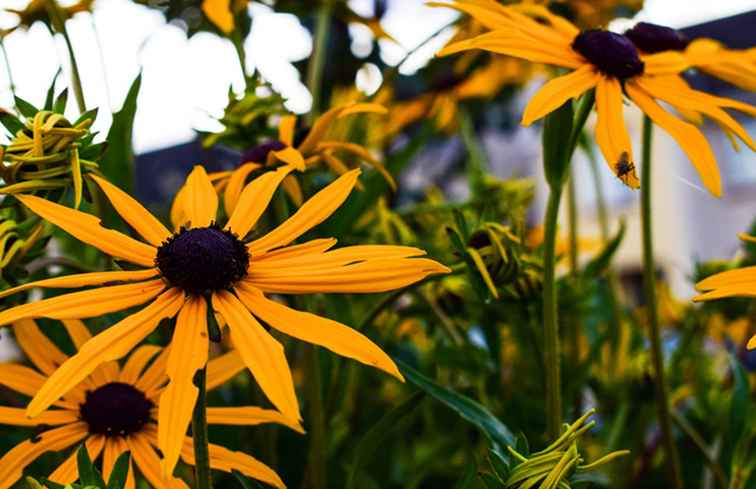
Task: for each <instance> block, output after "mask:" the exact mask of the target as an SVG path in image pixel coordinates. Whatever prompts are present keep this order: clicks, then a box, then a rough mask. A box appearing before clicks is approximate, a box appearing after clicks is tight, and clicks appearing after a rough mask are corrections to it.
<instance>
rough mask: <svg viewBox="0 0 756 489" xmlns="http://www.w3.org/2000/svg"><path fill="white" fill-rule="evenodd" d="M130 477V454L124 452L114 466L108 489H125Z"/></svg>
mask: <svg viewBox="0 0 756 489" xmlns="http://www.w3.org/2000/svg"><path fill="white" fill-rule="evenodd" d="M128 476H129V452H123V453H122V454H121V455H120V456H119V457H118V458H117V459H116V461H115V464H113V471H112V472H111V473H110V479H108V488H107V489H123V487H124V486H125V485H126V479H127V478H128Z"/></svg>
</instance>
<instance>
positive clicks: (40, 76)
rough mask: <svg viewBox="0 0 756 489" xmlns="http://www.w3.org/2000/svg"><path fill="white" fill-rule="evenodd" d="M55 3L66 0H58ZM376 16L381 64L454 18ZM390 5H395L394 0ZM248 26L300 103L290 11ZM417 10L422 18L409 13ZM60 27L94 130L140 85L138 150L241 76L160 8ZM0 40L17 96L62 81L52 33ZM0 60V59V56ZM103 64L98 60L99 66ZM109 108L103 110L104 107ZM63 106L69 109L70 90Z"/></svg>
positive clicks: (183, 130)
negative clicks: (94, 112) (65, 30)
mask: <svg viewBox="0 0 756 489" xmlns="http://www.w3.org/2000/svg"><path fill="white" fill-rule="evenodd" d="M60 1H61V3H62V4H64V5H65V4H66V3H71V2H67V1H65V0H60ZM26 3H27V1H26V0H0V7H2V8H23V6H24V5H25V4H26ZM350 3H351V5H352V7H353V8H354V9H355V10H357V11H361V12H364V13H370V4H371V0H353V1H351V2H350ZM390 5H391V6H392V7H394V8H390V9H389V11H388V14H387V15H386V17H385V18H384V21H383V25H384V28H385V30H386V31H387V32H388V33H389V34H391V35H392V36H393V37H394V38H395V39H396V40H397V41H398V44H394V43H391V42H389V41H385V42H383V41H382V42H381V56H382V59H383V60H384V61H385V62H387V63H388V64H396V63H397V62H399V61H400V60H402V59H403V58H404V57H405V55H406V54H407V52H408V50H411V49H412V48H414V47H416V46H417V45H418V44H419V43H420V42H422V41H423V40H425V39H426V38H428V37H429V35H431V34H432V33H434V32H436V31H438V30H439V29H440V28H442V27H443V26H444V25H447V24H448V23H450V22H451V21H452V20H453V19H454V18H455V13H454V12H453V11H451V10H449V9H439V8H429V7H426V6H425V5H424V1H423V0H391V1H390ZM398 6H400V8H397V7H398ZM755 7H756V2H755V1H754V0H720V1H717V2H712V1H711V0H647V1H646V6H645V8H644V10H643V11H642V12H641V13H640V14H639V15H638V17H637V19H638V20H648V21H652V22H656V23H661V24H667V25H671V26H674V27H684V26H686V25H691V24H695V23H700V22H704V21H707V20H711V19H714V18H719V17H726V16H728V15H733V14H737V13H739V12H743V11H746V10H749V9H753V8H755ZM250 9H251V12H252V15H253V25H252V32H251V33H250V36H249V37H248V38H247V39H246V40H245V48H246V51H247V64H248V66H249V67H251V68H254V69H257V70H259V71H260V73H261V74H262V75H263V77H265V78H266V79H268V80H269V81H270V82H271V83H272V84H273V86H274V88H275V89H276V90H278V91H280V92H281V93H282V94H283V95H284V96H285V97H286V98H287V99H288V108H289V109H290V110H292V111H294V112H298V113H302V112H306V111H307V110H308V109H309V107H310V103H311V98H310V95H309V93H308V91H307V89H306V87H305V86H304V84H303V83H302V81H301V80H300V79H299V74H298V73H297V71H296V69H295V68H294V67H293V66H292V64H291V63H292V62H294V61H298V60H302V59H304V58H307V57H308V56H309V55H310V51H311V40H310V36H309V34H308V32H307V30H306V29H305V28H304V27H303V26H302V25H301V24H300V23H299V21H298V19H297V18H295V17H293V16H291V15H287V14H277V13H275V12H273V11H272V10H271V9H270V8H269V7H266V6H264V5H262V4H258V3H251V4H250ZM418 19H422V20H421V21H419V20H418ZM14 23H15V16H13V15H12V14H7V13H0V27H9V26H11V25H13V24H14ZM69 30H70V34H71V38H72V42H73V45H74V47H75V49H76V53H77V60H78V63H79V65H80V70H81V74H82V80H83V85H84V91H85V94H86V96H87V100H86V102H87V107H88V108H91V107H95V106H97V107H101V108H102V109H103V110H100V115H99V116H98V121H97V124H96V125H95V129H99V130H101V131H105V130H107V127H109V125H110V121H111V118H110V111H111V110H117V109H118V108H119V107H120V105H121V103H122V101H123V98H124V97H125V95H126V92H127V91H128V88H129V86H130V85H131V83H132V81H133V80H134V78H135V77H136V76H137V75H138V74H139V73H140V72H141V73H142V76H143V82H142V90H141V92H140V95H139V101H138V102H139V105H138V107H139V110H138V112H137V119H136V121H135V132H134V144H135V149H136V150H137V152H145V151H150V150H154V149H159V148H162V147H167V146H171V145H174V144H178V143H181V142H186V141H189V140H191V139H192V138H193V137H194V134H195V133H194V131H195V130H196V129H201V130H216V129H218V128H219V126H218V123H217V122H216V119H217V117H219V116H220V115H221V114H222V112H223V107H225V105H226V104H227V101H228V89H229V86H230V87H232V88H233V89H234V90H236V91H241V89H242V87H243V78H242V74H241V71H240V68H239V63H238V61H237V58H236V54H235V52H234V49H233V47H232V45H231V43H230V42H228V41H226V40H224V39H221V38H219V37H217V36H215V35H213V34H209V33H200V34H197V35H195V36H193V37H192V38H191V39H187V38H186V35H185V34H184V32H183V30H182V29H181V28H180V27H178V26H176V25H170V24H166V23H165V21H164V20H163V17H162V15H161V14H160V13H159V12H157V11H155V10H150V9H147V8H145V7H142V6H139V5H136V4H134V3H132V2H130V1H129V0H98V2H97V3H96V5H95V12H94V15H88V14H80V15H77V16H75V17H74V18H73V19H72V20H70V21H69ZM352 33H353V36H354V41H353V48H354V49H355V50H359V49H360V48H361V46H362V48H364V46H365V45H367V44H369V42H370V37H369V36H370V35H369V33H366V32H365V30H363V29H360V28H359V27H355V28H353V29H352ZM450 35H451V32H450V31H445V32H443V33H442V34H441V35H439V36H438V37H437V38H435V39H434V41H433V42H430V43H428V44H427V45H426V46H425V47H424V48H423V49H420V50H418V52H416V53H415V54H414V55H413V56H412V57H410V58H409V59H407V60H406V62H405V63H404V64H403V65H402V67H401V72H403V73H412V72H413V71H415V70H417V69H419V68H421V67H422V66H423V65H424V64H425V63H427V61H428V59H430V57H432V55H433V53H434V52H435V51H436V50H437V49H438V48H440V46H441V45H443V43H445V42H446V40H447V39H448V38H449V36H450ZM5 47H6V50H7V53H8V61H9V64H10V67H11V72H12V74H13V81H14V83H15V85H16V89H17V93H18V95H19V96H20V97H22V98H24V99H26V100H29V101H30V102H32V103H36V104H41V102H42V101H43V100H44V96H45V92H46V90H47V87H48V86H49V84H50V82H51V80H52V79H53V76H54V74H55V72H56V70H57V69H58V66H61V65H62V66H63V69H64V73H63V75H62V76H61V77H60V78H59V80H58V86H59V88H60V89H62V88H63V87H64V86H66V84H67V83H68V80H69V78H68V76H69V74H68V71H67V70H68V68H67V67H68V63H67V54H66V51H65V45H64V44H63V41H62V39H53V38H52V37H51V36H50V34H49V32H48V31H47V29H46V28H45V27H44V26H43V25H40V24H37V25H34V26H33V27H32V28H31V29H29V30H28V31H21V30H19V31H17V32H14V33H12V34H11V35H9V36H7V38H6V40H5ZM0 66H1V65H0ZM103 67H104V68H103ZM379 76H380V75H379V74H377V73H376V70H375V68H374V67H372V69H371V67H369V66H368V67H366V68H365V70H364V71H363V72H362V73H361V74H360V76H359V80H360V83H361V85H362V86H363V87H365V88H366V89H367V88H370V86H371V85H372V86H373V88H374V87H375V86H376V85H377V83H379V82H380V78H379ZM11 105H12V97H11V92H10V83H9V79H8V75H7V72H6V71H5V70H3V69H1V68H0V106H2V107H9V106H11ZM107 109H109V110H107ZM68 111H69V112H70V116H71V117H73V118H75V116H76V109H75V103H74V102H73V97H70V98H69V107H68Z"/></svg>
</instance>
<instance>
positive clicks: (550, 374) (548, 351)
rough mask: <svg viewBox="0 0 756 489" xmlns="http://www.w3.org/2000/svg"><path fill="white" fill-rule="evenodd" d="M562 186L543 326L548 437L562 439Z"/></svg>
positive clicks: (552, 229)
mask: <svg viewBox="0 0 756 489" xmlns="http://www.w3.org/2000/svg"><path fill="white" fill-rule="evenodd" d="M561 197H562V187H561V186H552V187H550V192H549V200H548V204H547V205H546V217H545V219H544V234H545V236H544V243H543V247H544V255H543V327H544V335H543V341H544V349H543V353H544V360H545V364H546V365H545V366H546V426H547V429H548V438H549V439H554V438H557V437H558V436H559V433H560V431H561V427H562V382H561V365H560V362H561V359H560V352H559V323H558V320H557V288H556V237H557V221H558V220H559V201H560V200H561Z"/></svg>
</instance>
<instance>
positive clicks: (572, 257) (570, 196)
mask: <svg viewBox="0 0 756 489" xmlns="http://www.w3.org/2000/svg"><path fill="white" fill-rule="evenodd" d="M567 178H568V180H567V228H568V232H569V240H570V242H569V244H570V254H569V263H570V278H571V280H572V286H573V287H576V288H577V287H580V277H579V274H578V205H577V185H576V183H577V182H575V175H573V174H572V172H570V173H569V176H568V177H567ZM567 327H568V334H569V335H570V337H569V341H570V368H574V369H577V368H579V366H580V365H579V364H580V334H581V327H580V308H579V307H576V308H573V310H572V311H571V314H570V315H569V317H568V323H567ZM580 387H581V386H577V388H576V389H575V396H574V398H573V404H574V407H575V413H576V414H578V413H580V412H581V411H582V408H581V399H582V397H581V392H580Z"/></svg>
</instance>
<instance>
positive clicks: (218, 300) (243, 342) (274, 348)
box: [213, 291, 301, 421]
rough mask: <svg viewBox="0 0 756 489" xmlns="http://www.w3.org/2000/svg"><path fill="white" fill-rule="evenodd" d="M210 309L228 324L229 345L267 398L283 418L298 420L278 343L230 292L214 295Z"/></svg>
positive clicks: (285, 365)
mask: <svg viewBox="0 0 756 489" xmlns="http://www.w3.org/2000/svg"><path fill="white" fill-rule="evenodd" d="M213 308H214V309H215V310H216V311H218V312H219V313H220V314H221V315H222V316H223V318H224V319H225V320H226V323H228V327H229V329H230V330H231V342H232V343H233V344H234V347H235V348H236V349H237V350H238V351H239V354H240V355H241V357H242V360H244V363H245V364H246V365H247V368H249V370H250V372H252V375H253V376H254V377H255V380H256V381H257V383H258V384H259V385H260V388H261V389H262V390H263V392H265V395H266V396H268V399H270V401H271V402H272V403H273V405H274V406H276V408H278V410H279V411H281V413H282V414H283V415H285V416H286V417H288V418H291V419H292V420H293V421H298V420H300V419H301V416H300V414H299V402H298V401H297V395H296V393H295V391H294V381H293V380H292V377H291V370H290V369H289V363H288V362H287V360H286V355H285V354H284V349H283V346H281V343H279V342H278V341H276V340H275V339H274V338H273V337H272V336H271V335H270V334H269V333H268V332H267V331H265V328H263V327H262V326H261V325H260V323H259V322H257V320H256V319H255V318H254V317H252V315H251V314H250V313H249V311H248V310H247V308H246V307H244V305H243V304H242V303H241V302H239V299H237V298H236V297H235V296H234V295H233V294H231V293H230V292H227V291H219V292H215V293H214V294H213Z"/></svg>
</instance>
